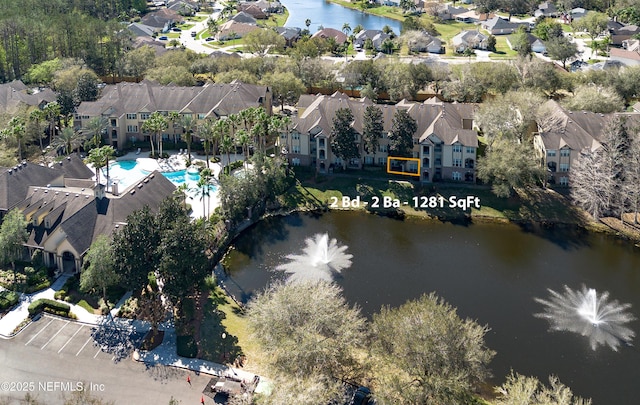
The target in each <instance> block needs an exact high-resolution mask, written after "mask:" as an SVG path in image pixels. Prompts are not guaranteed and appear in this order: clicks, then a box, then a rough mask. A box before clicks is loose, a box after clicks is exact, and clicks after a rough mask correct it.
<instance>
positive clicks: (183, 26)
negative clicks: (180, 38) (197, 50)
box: [176, 23, 195, 31]
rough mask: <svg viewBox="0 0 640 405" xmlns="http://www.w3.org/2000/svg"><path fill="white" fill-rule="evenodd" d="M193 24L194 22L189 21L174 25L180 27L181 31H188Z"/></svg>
mask: <svg viewBox="0 0 640 405" xmlns="http://www.w3.org/2000/svg"><path fill="white" fill-rule="evenodd" d="M194 26H195V24H189V23H185V24H178V25H176V27H178V28H180V29H181V30H182V31H189V30H190V29H191V28H193V27H194Z"/></svg>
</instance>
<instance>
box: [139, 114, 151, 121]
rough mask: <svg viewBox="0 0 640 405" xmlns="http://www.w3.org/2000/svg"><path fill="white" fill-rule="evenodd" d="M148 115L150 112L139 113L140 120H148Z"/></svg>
mask: <svg viewBox="0 0 640 405" xmlns="http://www.w3.org/2000/svg"><path fill="white" fill-rule="evenodd" d="M150 115H151V114H149V113H140V119H141V120H148V119H149V116H150Z"/></svg>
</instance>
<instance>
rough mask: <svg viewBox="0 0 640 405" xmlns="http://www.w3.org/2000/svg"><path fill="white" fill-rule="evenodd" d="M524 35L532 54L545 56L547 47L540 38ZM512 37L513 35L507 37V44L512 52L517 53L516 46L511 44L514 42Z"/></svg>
mask: <svg viewBox="0 0 640 405" xmlns="http://www.w3.org/2000/svg"><path fill="white" fill-rule="evenodd" d="M525 35H526V38H527V41H528V42H529V46H530V47H531V51H532V52H535V53H540V54H545V53H546V52H547V46H546V45H545V43H544V42H543V41H542V40H541V39H540V38H538V37H536V36H534V35H532V34H528V33H527V34H525ZM513 37H514V36H513V35H509V36H508V37H507V44H508V45H509V48H511V49H513V50H514V51H517V50H518V49H516V46H515V45H514V43H513V42H514V38H513Z"/></svg>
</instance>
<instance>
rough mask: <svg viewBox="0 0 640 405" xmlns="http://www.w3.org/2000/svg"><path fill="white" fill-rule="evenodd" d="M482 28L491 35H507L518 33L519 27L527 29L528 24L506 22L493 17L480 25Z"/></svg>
mask: <svg viewBox="0 0 640 405" xmlns="http://www.w3.org/2000/svg"><path fill="white" fill-rule="evenodd" d="M481 26H482V28H484V29H485V30H487V31H489V33H490V34H491V35H509V34H513V33H514V32H516V31H518V29H519V28H520V27H525V29H527V30H528V29H529V24H528V23H516V22H511V21H507V20H505V19H504V18H501V17H493V18H490V19H488V20H487V21H484V22H483V23H482V24H481Z"/></svg>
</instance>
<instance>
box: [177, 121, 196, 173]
mask: <svg viewBox="0 0 640 405" xmlns="http://www.w3.org/2000/svg"><path fill="white" fill-rule="evenodd" d="M197 124H198V122H197V121H196V120H195V118H193V115H191V114H185V115H183V116H182V118H180V126H181V127H182V133H183V135H184V141H185V142H186V144H187V165H190V164H191V142H193V132H194V131H195V130H196V128H197V127H196V125H197Z"/></svg>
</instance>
